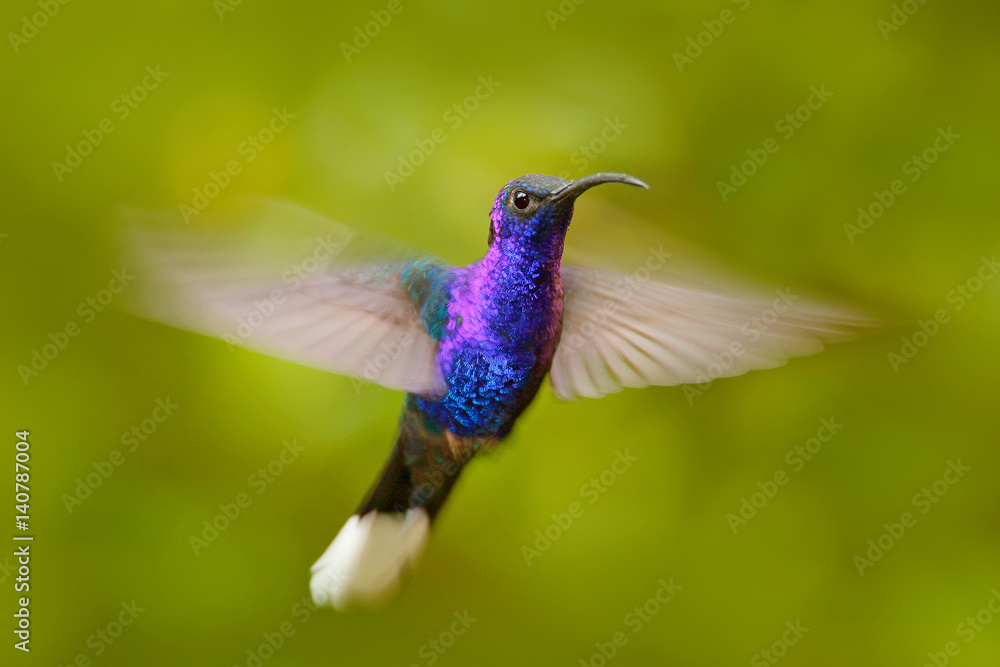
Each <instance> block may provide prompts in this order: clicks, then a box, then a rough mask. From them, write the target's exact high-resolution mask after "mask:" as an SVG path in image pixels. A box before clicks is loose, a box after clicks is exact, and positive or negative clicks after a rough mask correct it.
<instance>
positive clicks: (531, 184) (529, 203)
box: [489, 171, 649, 247]
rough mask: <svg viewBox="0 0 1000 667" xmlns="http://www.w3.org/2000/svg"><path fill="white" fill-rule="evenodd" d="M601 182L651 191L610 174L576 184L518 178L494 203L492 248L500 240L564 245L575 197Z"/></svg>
mask: <svg viewBox="0 0 1000 667" xmlns="http://www.w3.org/2000/svg"><path fill="white" fill-rule="evenodd" d="M601 183H628V184H629V185H636V186H639V187H640V188H646V189H647V190H648V189H649V186H648V185H646V184H645V183H643V182H642V181H640V180H639V179H638V178H636V177H635V176H629V175H628V174H618V173H615V172H607V171H606V172H601V173H598V174H591V175H590V176H584V177H582V178H578V179H576V180H575V181H567V180H566V179H565V178H559V177H558V176H545V175H544V174H528V175H526V176H521V177H520V178H515V179H514V180H512V181H511V182H510V183H508V184H507V185H505V186H504V187H503V188H502V189H501V190H500V193H499V194H497V198H496V200H495V201H494V202H493V210H492V211H491V212H490V220H491V222H492V224H491V225H490V237H489V244H490V246H492V245H493V243H494V241H496V240H497V239H500V240H515V241H516V240H525V241H536V242H544V241H545V240H553V241H558V242H560V243H561V242H562V239H563V238H564V237H565V235H566V230H567V229H569V222H570V219H572V217H573V204H574V202H576V198H577V197H579V196H580V195H581V194H582V193H583V192H584V191H585V190H588V189H590V188H592V187H594V186H595V185H600V184H601ZM560 247H561V246H560Z"/></svg>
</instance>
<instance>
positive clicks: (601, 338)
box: [549, 257, 882, 400]
mask: <svg viewBox="0 0 1000 667" xmlns="http://www.w3.org/2000/svg"><path fill="white" fill-rule="evenodd" d="M654 259H655V257H654ZM657 261H665V260H663V259H661V260H657ZM654 265H655V262H654ZM650 275H651V271H645V272H639V273H637V274H632V275H624V274H620V273H615V272H610V271H601V270H598V269H590V268H586V267H580V266H566V267H563V282H564V285H565V294H566V296H565V306H564V314H563V329H562V338H561V340H560V343H559V347H558V348H557V349H556V353H555V356H554V357H553V360H552V369H551V371H550V373H549V377H550V378H551V380H552V388H553V389H554V390H555V392H556V395H557V396H559V398H562V399H564V400H570V399H574V398H576V397H579V396H585V397H593V398H597V397H600V396H604V395H605V394H608V393H611V392H616V391H620V390H621V389H622V388H623V387H646V386H649V385H664V386H666V385H675V384H688V383H698V384H700V383H705V382H710V381H712V380H715V379H717V378H723V377H733V376H736V375H742V374H743V373H746V372H747V371H751V370H757V369H763V368H774V367H776V366H781V365H783V364H784V363H785V362H787V361H788V359H789V358H790V357H798V356H803V355H808V354H814V353H816V352H819V351H820V350H822V349H823V343H832V342H839V341H844V340H849V339H851V338H854V337H856V336H857V335H858V334H859V333H861V332H863V331H865V330H872V329H874V328H876V327H878V326H880V325H881V324H882V323H880V322H878V321H876V320H874V319H871V318H867V317H863V316H860V315H856V314H854V313H852V312H849V311H847V310H844V309H841V308H837V307H834V306H831V305H829V304H824V303H821V302H818V301H814V300H810V299H808V298H806V297H803V296H801V295H799V294H796V293H794V292H793V291H792V290H790V289H778V290H775V291H774V292H772V293H771V294H760V293H748V292H746V291H740V290H736V289H733V290H731V291H729V292H728V293H727V292H726V291H720V290H717V289H705V288H700V287H694V286H688V285H679V284H668V283H664V282H658V281H656V280H653V279H651V278H650Z"/></svg>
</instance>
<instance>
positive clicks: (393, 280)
mask: <svg viewBox="0 0 1000 667" xmlns="http://www.w3.org/2000/svg"><path fill="white" fill-rule="evenodd" d="M122 216H123V217H124V218H125V219H126V222H127V234H126V241H127V246H128V247H127V249H126V256H127V257H129V258H130V260H129V261H131V262H132V266H130V267H129V268H130V269H133V267H134V270H135V272H136V273H137V275H138V280H137V281H136V284H137V285H139V287H138V288H136V290H135V294H133V295H131V296H132V297H134V298H133V299H132V301H131V303H130V304H129V306H130V307H131V309H132V310H133V311H134V312H135V313H136V314H138V315H140V316H142V317H146V318H148V319H152V320H156V321H160V322H164V323H166V324H170V325H172V326H176V327H179V328H183V329H188V330H191V331H196V332H199V333H203V334H206V335H209V336H214V337H217V338H222V339H223V340H225V341H227V342H228V343H230V344H232V345H237V346H243V347H247V348H249V349H253V350H256V351H258V352H263V353H264V354H268V355H271V356H275V357H279V358H282V359H287V360H289V361H294V362H297V363H300V364H303V365H306V366H311V367H313V368H319V369H322V370H326V371H332V372H335V373H342V374H345V375H351V376H355V377H358V378H362V379H365V380H368V381H370V382H375V383H378V384H381V385H384V386H386V387H391V388H396V389H403V390H405V391H409V392H414V393H419V394H434V393H439V392H440V391H441V388H442V386H443V382H442V380H441V378H440V377H439V374H438V372H437V369H436V365H435V353H436V350H437V343H436V342H435V341H434V340H433V339H432V338H431V336H430V335H428V333H427V331H426V329H425V328H424V325H423V322H422V320H421V317H420V313H419V309H418V307H417V306H415V305H414V297H413V296H412V295H413V294H415V293H419V292H420V291H421V290H420V287H421V286H422V285H421V284H420V283H421V281H423V280H425V279H430V278H431V277H433V276H434V275H435V273H436V272H438V271H440V270H442V268H443V265H442V264H440V263H437V262H436V261H435V260H434V259H433V258H430V257H427V256H418V255H415V254H414V253H410V252H407V251H405V250H401V249H398V248H392V247H389V244H388V243H385V242H377V243H374V242H368V241H364V240H362V239H361V238H360V237H359V236H358V235H357V234H356V233H355V232H354V231H353V230H352V229H350V228H349V227H347V226H345V225H341V224H338V223H334V222H332V221H330V220H327V219H326V218H324V217H322V216H320V215H318V214H316V213H313V212H310V211H308V210H305V209H303V208H300V207H298V206H295V205H292V204H288V203H284V202H278V201H273V200H250V201H249V203H246V204H245V205H244V206H243V207H242V208H240V209H239V210H238V211H236V212H235V213H233V212H231V211H227V212H226V213H225V214H223V213H221V212H220V213H217V214H216V215H214V216H212V217H211V219H210V222H211V228H210V229H207V230H205V229H201V230H197V231H195V230H190V229H186V228H184V227H182V226H181V224H180V223H181V220H180V216H179V215H178V214H177V213H175V212H173V213H172V212H163V211H146V210H138V209H125V210H123V211H122ZM200 217H201V218H203V219H206V221H208V216H207V215H206V214H202V215H201V216H200ZM227 227H228V229H227Z"/></svg>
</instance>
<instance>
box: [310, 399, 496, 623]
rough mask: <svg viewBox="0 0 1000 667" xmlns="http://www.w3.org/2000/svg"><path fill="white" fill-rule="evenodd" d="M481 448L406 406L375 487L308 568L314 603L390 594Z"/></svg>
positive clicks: (339, 605)
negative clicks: (311, 574) (465, 466)
mask: <svg viewBox="0 0 1000 667" xmlns="http://www.w3.org/2000/svg"><path fill="white" fill-rule="evenodd" d="M481 444H483V442H482V441H470V440H467V439H464V438H456V437H455V436H453V435H451V434H449V433H448V432H447V431H443V430H442V429H440V428H438V427H437V426H436V425H435V424H433V423H432V422H431V421H430V420H429V419H428V418H427V416H426V415H425V414H424V413H423V412H421V411H420V410H419V409H417V408H416V406H415V405H413V401H412V400H410V397H408V400H407V407H406V409H405V410H404V411H403V416H402V418H401V419H400V422H399V435H398V436H397V438H396V445H395V447H393V450H392V454H391V455H390V456H389V460H388V461H387V462H386V464H385V467H384V468H383V470H382V474H381V476H380V477H379V479H378V481H377V482H376V483H375V485H374V486H373V487H372V489H371V490H370V491H369V492H368V496H367V497H366V498H365V500H364V502H362V503H361V506H360V507H359V508H358V511H357V512H356V513H355V514H354V515H353V516H352V517H351V518H350V519H348V520H347V523H346V524H344V527H343V528H341V529H340V532H339V533H338V534H337V537H336V538H335V539H334V540H333V544H331V545H330V547H329V548H328V549H327V550H326V552H325V553H324V554H323V555H322V556H321V557H320V559H319V560H318V561H316V564H315V565H313V567H312V572H313V576H312V581H311V582H310V583H309V587H310V589H311V590H312V595H313V600H314V601H315V602H316V604H319V605H323V604H329V605H332V606H333V607H336V608H338V609H341V608H343V607H346V606H348V605H350V604H351V603H353V602H372V601H377V600H379V599H381V598H384V597H386V596H388V595H390V594H391V593H392V592H393V591H395V589H396V588H397V587H398V585H399V580H400V577H401V575H402V573H403V571H404V570H406V569H408V568H409V567H412V564H413V562H414V561H415V560H416V558H417V557H418V556H419V555H420V552H421V551H422V550H423V547H424V544H425V542H426V541H427V535H428V533H429V531H430V525H431V521H433V519H434V517H436V516H437V513H438V512H439V511H441V506H442V505H444V501H445V499H447V498H448V494H449V493H450V492H451V489H452V487H453V486H454V485H455V482H456V481H457V480H458V476H459V474H460V473H461V472H462V467H463V466H464V465H465V464H466V463H468V461H469V459H471V458H472V455H473V454H475V452H476V450H477V449H478V448H479V445H481Z"/></svg>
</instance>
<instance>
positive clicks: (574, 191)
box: [546, 171, 649, 202]
mask: <svg viewBox="0 0 1000 667" xmlns="http://www.w3.org/2000/svg"><path fill="white" fill-rule="evenodd" d="M601 183H627V184H629V185H635V186H637V187H640V188H646V189H647V190H648V189H649V186H648V185H646V184H645V183H644V182H642V181H640V180H639V179H638V178H636V177H635V176H629V175H628V174H619V173H617V172H613V171H602V172H599V173H597V174H591V175H590V176H584V177H582V178H578V179H576V180H575V181H570V182H569V183H567V184H566V185H563V186H561V187H558V188H556V189H555V190H553V191H552V192H550V193H549V196H548V197H547V198H546V199H548V201H550V202H563V201H572V200H574V199H576V198H577V197H579V196H580V195H581V194H583V192H584V191H585V190H589V189H590V188H592V187H594V186H595V185H600V184H601Z"/></svg>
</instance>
